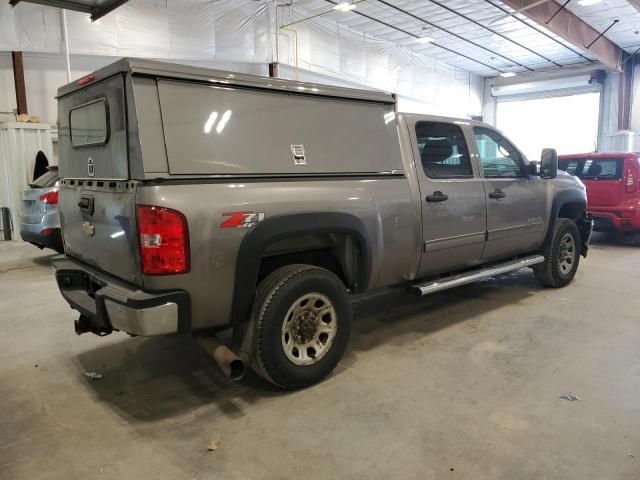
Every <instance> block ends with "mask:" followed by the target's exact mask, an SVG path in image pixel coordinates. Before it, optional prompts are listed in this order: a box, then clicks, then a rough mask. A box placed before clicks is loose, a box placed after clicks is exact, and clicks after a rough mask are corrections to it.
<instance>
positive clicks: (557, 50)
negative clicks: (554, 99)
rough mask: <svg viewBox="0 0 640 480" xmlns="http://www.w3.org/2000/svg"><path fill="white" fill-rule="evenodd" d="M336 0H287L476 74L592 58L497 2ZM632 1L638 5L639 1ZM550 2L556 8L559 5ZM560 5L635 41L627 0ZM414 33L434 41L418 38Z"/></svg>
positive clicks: (638, 39)
mask: <svg viewBox="0 0 640 480" xmlns="http://www.w3.org/2000/svg"><path fill="white" fill-rule="evenodd" d="M342 1H343V0H295V1H294V5H295V6H297V7H302V8H305V9H307V10H308V12H309V16H313V15H318V14H321V13H323V12H328V11H331V13H329V14H328V15H323V16H326V17H328V18H330V19H331V20H333V21H336V22H338V24H340V25H344V26H345V27H348V28H350V29H352V30H354V31H357V32H362V33H363V34H366V35H370V36H372V37H375V38H379V39H382V40H387V41H390V42H393V43H395V44H397V45H400V46H403V47H406V48H409V49H411V50H412V51H413V52H415V53H417V54H422V55H426V56H429V57H432V58H435V59H437V60H439V61H441V62H443V63H447V64H449V65H451V66H454V67H456V68H460V69H463V70H466V71H469V72H473V73H476V74H478V75H481V76H493V75H496V74H497V73H504V72H511V71H513V72H522V71H539V70H547V69H550V68H560V67H566V66H574V65H583V64H589V63H591V62H593V61H594V60H596V57H595V56H594V55H593V54H592V53H591V52H589V51H588V50H587V49H586V48H584V45H577V44H576V43H578V42H574V43H570V42H569V41H567V40H565V39H564V38H561V37H560V36H558V35H556V34H554V33H553V32H552V31H551V30H549V29H547V28H545V27H543V26H541V25H540V24H539V23H537V22H536V21H534V20H532V19H530V18H528V17H527V16H525V15H524V14H522V13H519V14H515V15H508V14H509V13H513V12H514V9H513V8H510V7H508V6H507V5H506V4H505V3H502V2H501V1H499V0H425V1H416V0H366V1H357V0H356V2H355V3H356V4H357V6H356V8H355V9H353V10H350V11H346V12H342V11H335V10H334V11H332V10H333V8H334V7H335V6H336V4H338V3H341V2H342ZM633 1H634V2H637V3H639V4H640V0H633ZM550 2H552V3H553V0H550ZM587 2H588V0H587ZM525 3H526V2H525ZM562 3H565V2H564V1H563V2H562ZM556 5H557V8H558V9H560V8H561V4H557V3H556ZM553 8H555V7H553ZM567 8H569V9H570V10H571V11H572V12H573V13H575V15H577V16H578V17H579V18H580V19H581V20H583V21H584V22H585V23H586V24H588V25H585V26H586V27H587V28H588V27H589V25H590V26H592V27H594V28H595V29H596V30H597V32H588V34H590V35H593V37H594V39H595V38H596V37H597V35H598V32H602V31H604V30H605V29H606V28H607V27H609V26H610V25H611V24H612V23H613V21H614V20H615V19H618V20H619V21H618V22H617V23H616V24H615V25H614V26H613V27H611V29H610V30H608V31H607V32H606V34H605V37H607V38H609V39H611V40H612V41H613V42H614V43H616V44H618V45H619V46H621V47H624V48H625V49H626V50H627V51H628V52H633V51H634V50H635V49H636V48H637V47H638V46H640V35H639V34H637V33H636V32H637V31H638V30H640V10H637V9H636V8H634V7H633V6H632V5H631V4H630V3H629V2H627V1H626V0H602V1H600V2H599V3H597V4H594V5H589V6H582V5H580V4H579V3H578V0H573V1H570V2H569V3H568V4H567ZM420 37H431V38H432V39H433V41H431V42H429V43H423V42H421V41H420V40H418V39H419V38H420ZM603 41H606V40H603Z"/></svg>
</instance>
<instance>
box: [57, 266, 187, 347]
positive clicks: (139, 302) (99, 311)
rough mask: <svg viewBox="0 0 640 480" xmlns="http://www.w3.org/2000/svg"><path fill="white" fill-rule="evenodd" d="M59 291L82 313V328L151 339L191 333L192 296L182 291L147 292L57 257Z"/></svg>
mask: <svg viewBox="0 0 640 480" xmlns="http://www.w3.org/2000/svg"><path fill="white" fill-rule="evenodd" d="M51 263H52V265H53V267H54V269H55V271H56V281H57V282H58V288H60V293H61V294H62V296H63V297H64V299H65V300H66V301H67V303H69V305H70V306H71V308H73V309H75V310H77V311H78V312H80V314H81V316H83V317H85V318H83V319H82V328H81V329H80V330H78V328H77V327H76V330H77V332H78V333H84V332H87V331H91V332H93V333H95V334H97V335H108V334H109V333H111V332H112V331H113V330H119V331H123V332H126V333H129V334H131V335H140V336H152V335H166V334H171V333H177V332H183V331H189V330H190V322H189V315H190V302H189V296H188V294H187V293H186V292H183V291H178V290H176V291H168V292H153V293H151V292H145V291H143V290H140V289H139V288H137V287H135V286H132V285H130V284H128V283H125V282H122V281H121V280H119V279H117V278H115V277H112V276H111V275H108V274H106V273H104V272H100V271H98V270H96V269H93V268H91V267H88V266H86V265H84V264H82V263H81V262H79V261H77V260H74V259H71V258H70V257H68V256H66V255H60V256H57V257H54V258H53V259H52V260H51Z"/></svg>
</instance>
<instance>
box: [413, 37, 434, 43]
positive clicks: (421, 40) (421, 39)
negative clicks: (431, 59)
mask: <svg viewBox="0 0 640 480" xmlns="http://www.w3.org/2000/svg"><path fill="white" fill-rule="evenodd" d="M433 40H434V38H433V37H417V38H416V43H431V42H433Z"/></svg>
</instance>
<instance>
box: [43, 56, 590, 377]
mask: <svg viewBox="0 0 640 480" xmlns="http://www.w3.org/2000/svg"><path fill="white" fill-rule="evenodd" d="M58 101H59V107H58V110H59V118H58V122H59V142H60V143H59V148H60V172H61V176H62V177H63V179H62V181H61V184H60V200H59V206H60V216H61V223H62V231H63V238H64V247H65V253H66V254H65V255H62V256H58V257H55V259H54V260H53V265H54V267H55V270H56V279H57V283H58V286H59V288H60V291H61V292H62V295H63V296H64V298H65V299H66V300H67V302H68V303H69V304H70V305H71V307H72V308H74V309H75V310H78V311H79V312H80V317H79V319H78V320H76V322H75V327H76V332H77V333H78V334H81V333H84V332H93V333H95V334H98V335H106V334H109V333H111V332H112V331H114V330H117V331H122V332H127V333H129V334H131V335H143V336H149V335H162V334H172V333H179V332H193V333H194V334H195V335H196V337H197V338H198V339H200V341H201V342H200V343H201V344H202V345H203V346H205V348H209V351H210V352H211V353H212V355H213V356H214V358H215V359H216V361H217V362H218V364H219V365H220V366H221V367H222V368H223V370H224V371H225V372H226V373H227V374H228V375H229V376H231V377H238V376H240V375H241V372H242V371H243V368H244V365H245V364H250V365H251V366H252V367H253V368H254V369H255V370H256V371H257V372H258V373H259V374H260V375H262V376H263V377H264V378H265V379H267V380H269V381H271V382H273V383H274V384H276V385H278V386H280V387H282V388H299V387H303V386H306V385H309V384H312V383H314V382H317V381H319V380H321V379H322V378H324V377H325V376H326V375H328V374H329V373H330V372H331V371H332V370H333V368H334V367H335V366H336V364H337V363H338V362H339V360H340V358H341V356H342V355H343V353H344V351H345V348H346V347H347V342H348V340H349V334H350V322H351V319H352V309H351V298H352V296H353V295H356V294H363V293H366V292H370V291H372V290H375V289H381V288H384V287H396V288H405V289H409V290H411V291H413V292H415V293H416V294H418V295H426V294H429V293H432V292H436V291H440V290H443V289H446V288H451V287H455V286H458V285H462V284H466V283H469V282H472V281H476V280H480V279H483V278H487V277H490V276H494V275H499V274H502V273H506V272H509V271H513V270H517V269H519V268H523V267H532V268H533V271H534V273H535V276H536V278H537V279H538V280H539V281H540V283H541V284H542V285H544V286H549V287H562V286H564V285H566V284H568V283H569V282H570V281H571V280H572V279H573V277H574V275H575V273H576V270H577V268H578V263H579V260H580V256H581V255H582V256H585V255H586V253H587V247H588V242H589V238H590V236H591V230H592V221H591V219H590V217H589V216H588V214H587V213H586V211H585V209H586V194H585V188H584V186H583V185H582V183H581V182H580V180H578V179H577V178H575V177H572V176H570V175H567V174H565V173H564V172H558V170H557V155H556V153H555V151H553V150H545V151H544V152H543V155H542V159H541V162H539V163H538V162H536V163H529V162H528V161H527V159H526V158H525V157H524V155H523V154H522V153H521V152H520V151H519V150H518V149H517V148H516V147H515V146H514V145H513V144H512V143H511V142H509V141H508V140H507V139H506V138H505V137H504V136H503V135H502V134H501V133H500V132H499V131H497V130H495V129H494V128H492V127H490V126H488V125H486V124H483V123H479V122H473V121H469V120H462V119H452V118H443V117H434V116H428V115H413V114H402V113H396V111H395V101H394V97H393V96H392V95H391V94H385V93H379V92H369V91H363V90H355V89H344V88H336V87H331V86H325V85H316V84H310V83H303V82H296V81H287V80H280V79H274V78H262V77H257V76H250V75H242V74H238V73H227V72H221V71H215V70H209V69H203V68H195V67H188V66H180V65H175V64H166V63H159V62H152V61H146V60H134V59H123V60H121V61H118V62H116V63H114V64H112V65H110V66H108V67H105V68H103V69H101V70H99V71H97V72H95V73H93V74H91V75H88V76H86V77H84V78H82V79H80V80H79V81H77V82H75V83H72V84H69V85H66V86H64V87H61V88H60V90H59V96H58ZM229 329H232V331H233V334H232V336H231V342H230V343H231V344H230V345H229V346H228V347H227V346H224V345H222V344H220V343H219V340H217V337H216V334H217V332H219V331H222V330H229ZM227 343H229V342H227Z"/></svg>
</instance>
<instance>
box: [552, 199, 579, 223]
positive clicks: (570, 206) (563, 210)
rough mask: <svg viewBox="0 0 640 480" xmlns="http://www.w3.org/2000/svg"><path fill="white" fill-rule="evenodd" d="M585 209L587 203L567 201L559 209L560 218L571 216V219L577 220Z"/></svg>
mask: <svg viewBox="0 0 640 480" xmlns="http://www.w3.org/2000/svg"><path fill="white" fill-rule="evenodd" d="M584 209H585V204H584V203H580V202H569V203H565V204H564V205H562V207H560V210H559V211H558V218H569V219H571V220H577V219H579V218H580V216H581V215H582V212H583V211H584Z"/></svg>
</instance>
